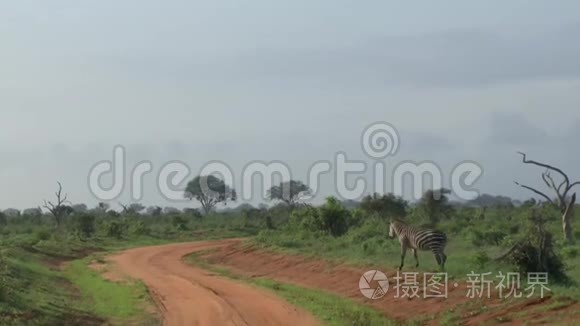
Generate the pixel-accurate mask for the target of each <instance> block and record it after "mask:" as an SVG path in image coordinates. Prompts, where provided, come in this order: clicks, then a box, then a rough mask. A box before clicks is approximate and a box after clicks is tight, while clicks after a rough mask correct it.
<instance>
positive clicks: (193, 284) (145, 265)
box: [111, 240, 319, 326]
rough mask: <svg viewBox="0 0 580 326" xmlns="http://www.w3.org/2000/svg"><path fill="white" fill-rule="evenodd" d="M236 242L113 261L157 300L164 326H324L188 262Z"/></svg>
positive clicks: (151, 251) (150, 251)
mask: <svg viewBox="0 0 580 326" xmlns="http://www.w3.org/2000/svg"><path fill="white" fill-rule="evenodd" d="M232 241H236V240H219V241H204V242H194V243H180V244H171V245H163V246H154V247H144V248H137V249H130V250H127V251H124V252H122V253H120V254H117V255H115V256H113V257H111V261H113V262H114V263H115V265H116V266H117V269H118V270H119V271H120V272H121V273H123V274H126V275H127V276H129V277H132V278H136V279H140V280H142V281H143V282H144V283H145V284H146V285H147V287H148V288H149V291H150V292H151V294H152V295H153V296H154V299H155V301H156V303H157V305H158V308H159V310H160V312H161V314H162V315H163V321H164V325H169V326H173V325H188V326H189V325H301V326H302V325H304V326H308V325H318V324H319V323H318V321H317V320H316V319H315V318H314V317H312V316H311V315H309V314H308V313H306V312H304V311H303V310H301V309H298V308H296V307H294V306H292V305H290V304H289V303H287V302H286V301H284V300H282V299H280V298H278V297H277V296H275V295H274V294H272V293H269V292H267V291H264V290H260V289H258V288H255V287H253V286H250V285H247V284H243V283H239V282H236V281H233V280H230V279H227V278H224V277H220V276H217V275H214V274H212V273H210V272H208V271H205V270H203V269H199V268H196V267H192V266H189V265H187V264H185V263H184V262H183V261H182V258H183V257H184V256H185V255H188V254H190V253H192V252H196V251H201V250H206V249H210V248H217V247H221V246H225V245H228V244H231V243H232Z"/></svg>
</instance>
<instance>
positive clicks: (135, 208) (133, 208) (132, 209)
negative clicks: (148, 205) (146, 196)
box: [119, 203, 145, 215]
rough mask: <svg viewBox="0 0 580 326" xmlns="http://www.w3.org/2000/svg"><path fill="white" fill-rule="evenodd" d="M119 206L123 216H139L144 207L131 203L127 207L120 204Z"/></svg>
mask: <svg viewBox="0 0 580 326" xmlns="http://www.w3.org/2000/svg"><path fill="white" fill-rule="evenodd" d="M119 205H121V207H122V208H123V214H125V215H139V213H140V212H141V211H143V210H144V209H145V206H143V205H141V204H139V203H132V204H130V205H129V206H126V205H123V204H121V203H119Z"/></svg>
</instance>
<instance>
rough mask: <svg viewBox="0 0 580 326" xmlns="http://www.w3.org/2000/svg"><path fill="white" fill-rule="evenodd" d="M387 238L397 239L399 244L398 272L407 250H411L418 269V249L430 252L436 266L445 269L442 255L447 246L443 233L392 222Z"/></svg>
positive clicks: (445, 257)
mask: <svg viewBox="0 0 580 326" xmlns="http://www.w3.org/2000/svg"><path fill="white" fill-rule="evenodd" d="M389 237H391V238H394V237H398V238H399V243H400V244H401V265H400V266H399V270H401V269H402V268H403V265H404V262H405V255H406V253H407V249H412V250H413V255H414V256H415V261H416V262H417V265H416V267H419V258H418V257H417V250H418V249H420V250H430V251H432V252H433V255H435V259H436V260H437V264H438V265H439V266H440V267H441V269H444V268H445V262H446V261H447V256H446V255H445V253H444V251H445V245H447V236H446V235H445V233H443V232H441V231H437V230H432V229H422V228H417V227H414V226H411V225H409V224H406V223H404V222H402V221H397V220H393V221H391V225H390V228H389Z"/></svg>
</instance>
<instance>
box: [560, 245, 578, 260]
mask: <svg viewBox="0 0 580 326" xmlns="http://www.w3.org/2000/svg"><path fill="white" fill-rule="evenodd" d="M578 253H579V250H578V248H575V247H565V248H564V249H562V254H563V255H564V257H566V258H570V259H573V258H576V257H578Z"/></svg>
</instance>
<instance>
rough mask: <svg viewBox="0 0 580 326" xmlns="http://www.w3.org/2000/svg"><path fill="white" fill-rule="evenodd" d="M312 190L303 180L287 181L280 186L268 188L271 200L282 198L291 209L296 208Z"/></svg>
mask: <svg viewBox="0 0 580 326" xmlns="http://www.w3.org/2000/svg"><path fill="white" fill-rule="evenodd" d="M311 192H312V190H311V189H310V187H308V186H307V185H305V184H304V183H302V181H295V180H290V181H285V182H281V183H280V184H279V185H278V186H272V187H271V188H270V190H268V198H269V199H270V200H280V201H282V202H284V203H285V204H286V205H287V206H288V207H289V208H290V209H291V210H292V209H294V208H295V207H296V206H297V205H298V204H299V203H300V201H301V200H302V199H303V197H304V196H306V195H309V194H310V193H311Z"/></svg>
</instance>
